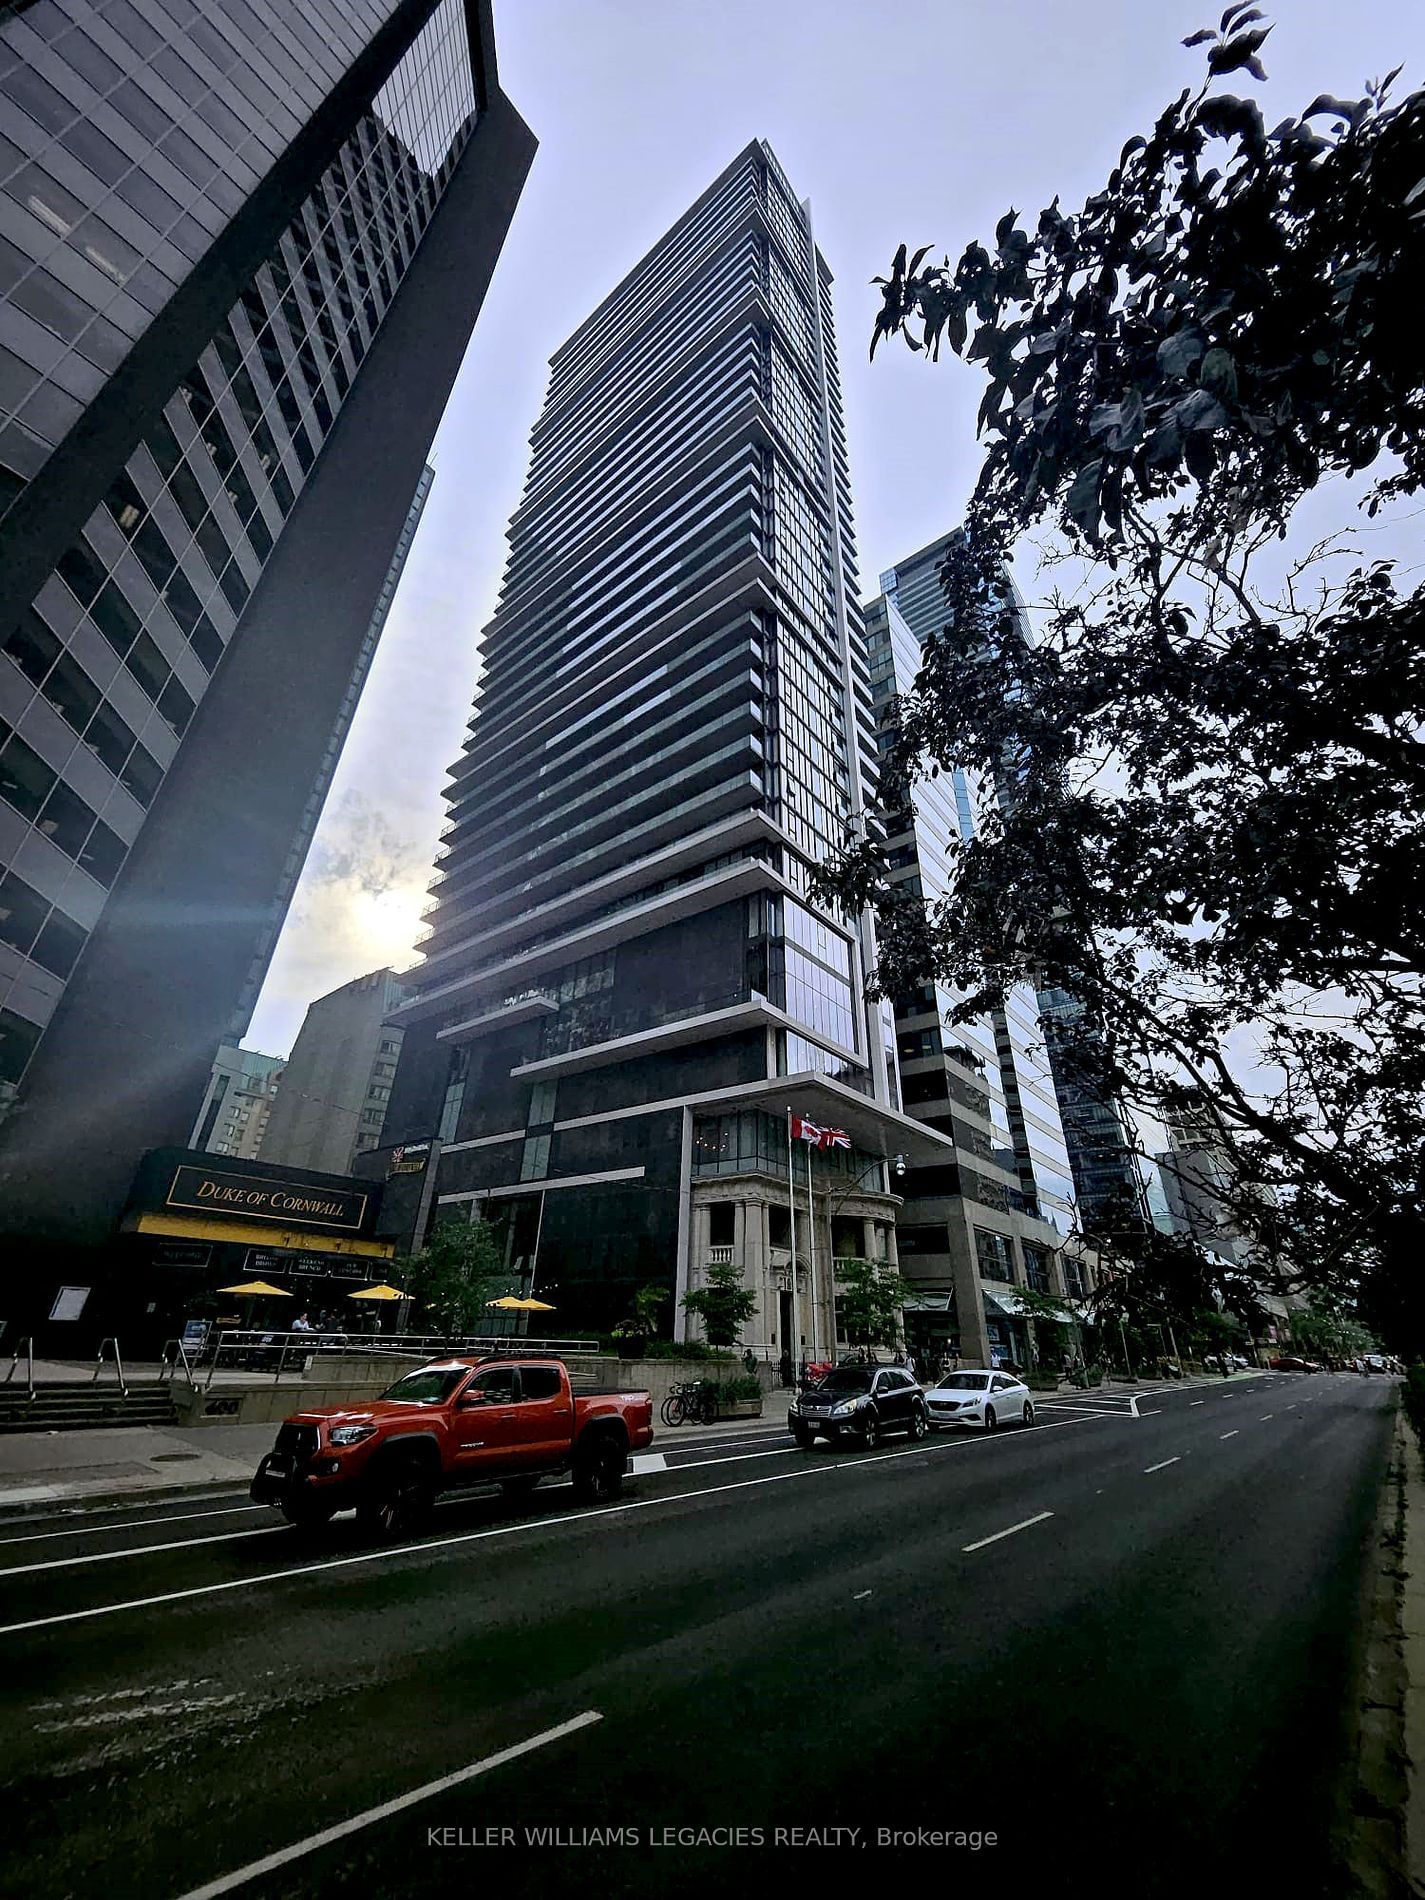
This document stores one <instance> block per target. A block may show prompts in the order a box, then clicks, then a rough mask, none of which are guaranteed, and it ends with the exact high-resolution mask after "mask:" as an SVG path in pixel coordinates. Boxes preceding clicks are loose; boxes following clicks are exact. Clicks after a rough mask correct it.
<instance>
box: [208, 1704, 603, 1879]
mask: <svg viewBox="0 0 1425 1900" xmlns="http://www.w3.org/2000/svg"><path fill="white" fill-rule="evenodd" d="M603 1719H604V1718H603V1716H602V1715H600V1713H599V1711H598V1710H597V1709H585V1710H584V1712H583V1714H582V1715H576V1716H575V1717H574V1718H573V1719H572V1720H571V1721H568V1722H561V1723H560V1724H559V1725H558V1727H557V1728H547V1729H544V1730H542V1731H541V1732H540V1733H539V1734H538V1735H531V1736H530V1737H529V1739H528V1741H524V1742H516V1743H515V1745H514V1747H513V1748H502V1749H500V1751H499V1752H498V1754H494V1755H486V1756H485V1758H484V1760H483V1761H474V1762H471V1763H470V1765H469V1766H468V1767H466V1768H457V1769H456V1771H455V1773H454V1774H453V1775H442V1776H441V1777H440V1779H439V1781H428V1782H426V1783H425V1785H424V1786H423V1787H420V1788H412V1789H411V1791H410V1793H409V1794H402V1795H397V1797H396V1799H395V1800H394V1801H383V1802H382V1803H381V1805H380V1806H379V1807H375V1808H367V1809H365V1810H364V1811H363V1812H362V1813H361V1814H354V1815H352V1817H351V1819H350V1820H349V1821H339V1822H338V1823H337V1825H336V1826H335V1827H324V1828H323V1829H322V1830H321V1832H320V1833H319V1834H309V1835H308V1836H307V1838H306V1840H304V1841H296V1842H294V1844H293V1845H292V1846H291V1847H283V1848H279V1849H278V1851H277V1852H276V1853H275V1854H265V1855H264V1856H263V1858H262V1859H261V1860H251V1861H249V1862H248V1864H247V1866H246V1867H239V1868H238V1869H237V1871H236V1873H231V1874H224V1875H223V1876H222V1878H221V1879H220V1880H210V1881H209V1882H208V1884H207V1885H206V1886H205V1887H192V1888H190V1889H189V1891H188V1892H187V1893H185V1894H183V1895H182V1896H181V1900H217V1896H218V1895H219V1894H220V1893H232V1892H233V1891H234V1890H235V1889H236V1888H238V1887H245V1886H246V1885H247V1884H248V1882H249V1881H250V1880H257V1879H259V1878H260V1877H261V1876H262V1875H263V1874H270V1873H273V1872H274V1871H275V1870H276V1869H277V1868H279V1867H287V1866H290V1865H291V1863H292V1862H293V1861H294V1860H302V1859H304V1858H305V1856H306V1855H308V1854H315V1853H316V1852H317V1850H318V1848H322V1847H329V1846H330V1845H331V1843H332V1842H333V1841H342V1840H345V1839H346V1838H347V1836H348V1835H350V1834H359V1833H360V1832H361V1830H362V1829H363V1828H367V1827H374V1826H375V1824H376V1823H377V1822H378V1821H388V1820H390V1818H391V1816H392V1815H393V1814H404V1813H405V1811H406V1809H407V1808H414V1807H416V1806H417V1805H418V1804H419V1803H420V1802H422V1801H429V1800H431V1799H433V1797H434V1796H436V1795H438V1794H446V1793H448V1792H449V1790H450V1789H452V1788H458V1787H460V1786H461V1785H462V1784H463V1783H464V1782H467V1781H474V1780H475V1779H476V1777H477V1776H479V1775H488V1774H490V1773H491V1772H492V1771H493V1770H494V1769H496V1768H503V1767H504V1765H505V1764H506V1762H511V1761H518V1760H519V1759H520V1757H521V1756H522V1755H532V1754H533V1753H534V1751H535V1750H536V1749H537V1748H548V1746H549V1744H550V1743H551V1742H560V1741H563V1739H564V1737H565V1736H566V1735H575V1734H577V1733H578V1732H579V1730H580V1729H585V1728H592V1727H593V1725H594V1723H595V1722H602V1721H603Z"/></svg>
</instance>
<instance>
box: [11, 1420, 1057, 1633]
mask: <svg viewBox="0 0 1425 1900" xmlns="http://www.w3.org/2000/svg"><path fill="white" fill-rule="evenodd" d="M1083 1422H1084V1421H1083V1420H1082V1419H1081V1418H1061V1419H1056V1420H1055V1421H1054V1422H1053V1423H1052V1424H1050V1425H1038V1426H1036V1427H1035V1431H1036V1433H1041V1432H1058V1431H1062V1430H1063V1429H1064V1428H1065V1426H1068V1425H1079V1424H1082V1423H1083ZM1018 1442H1020V1441H1019V1440H1018V1438H1017V1437H1016V1436H1014V1435H1011V1434H1008V1433H1007V1434H1004V1435H1001V1434H1000V1433H998V1432H996V1433H995V1434H994V1436H993V1437H990V1438H980V1437H974V1438H953V1439H949V1440H947V1441H946V1443H944V1444H943V1445H911V1446H908V1447H907V1448H906V1449H905V1450H904V1451H883V1452H878V1453H876V1454H875V1456H873V1457H869V1458H838V1459H837V1460H836V1461H835V1463H832V1462H831V1461H830V1460H828V1461H827V1462H826V1463H825V1464H822V1463H814V1464H808V1463H806V1462H805V1460H803V1461H802V1462H801V1463H800V1464H799V1465H798V1466H797V1469H796V1470H795V1471H774V1472H771V1473H769V1474H768V1476H766V1477H765V1478H739V1479H738V1480H737V1482H736V1483H735V1484H710V1485H706V1486H704V1488H703V1489H702V1490H700V1491H670V1492H668V1493H666V1495H664V1496H663V1497H658V1498H636V1499H634V1501H633V1502H632V1503H630V1504H608V1505H605V1506H603V1507H602V1509H599V1510H585V1511H568V1512H565V1513H563V1514H562V1515H560V1516H558V1517H537V1518H530V1519H528V1520H525V1521H522V1522H520V1523H516V1524H497V1525H495V1526H494V1527H493V1528H491V1529H489V1530H483V1531H460V1532H458V1533H457V1534H455V1535H453V1536H451V1537H433V1538H430V1539H429V1540H428V1541H427V1542H425V1543H423V1544H397V1545H395V1546H394V1547H393V1548H391V1549H389V1550H363V1551H358V1552H357V1553H356V1554H355V1555H354V1556H351V1557H329V1558H327V1559H326V1560H325V1561H324V1562H322V1563H316V1564H293V1565H291V1566H290V1567H289V1568H288V1569H286V1570H266V1571H261V1572H259V1573H258V1574H257V1575H256V1576H251V1577H229V1578H226V1579H225V1580H224V1581H223V1582H221V1583H200V1584H193V1585H190V1586H189V1587H188V1588H187V1589H186V1590H165V1591H163V1592H162V1593H161V1594H159V1595H158V1596H151V1597H130V1598H128V1599H126V1600H125V1601H123V1602H120V1603H99V1604H95V1605H94V1606H93V1607H92V1608H90V1609H87V1610H65V1611H63V1612H62V1613H61V1614H60V1615H58V1616H36V1617H29V1618H27V1619H26V1620H25V1621H24V1622H23V1623H5V1624H0V1636H20V1635H23V1634H24V1633H25V1632H26V1631H28V1630H37V1629H53V1628H55V1627H57V1626H58V1625H59V1624H61V1623H84V1622H87V1621H88V1620H89V1619H90V1618H91V1617H96V1616H114V1615H116V1614H117V1613H118V1612H119V1611H120V1610H151V1609H154V1608H156V1607H157V1606H158V1605H159V1604H162V1603H182V1602H187V1601H188V1599H189V1598H192V1597H210V1596H218V1595H220V1594H222V1593H224V1592H226V1591H229V1590H250V1589H252V1588H253V1587H254V1586H255V1585H256V1584H259V1583H286V1582H288V1581H289V1580H290V1579H292V1578H294V1577H310V1576H314V1575H317V1574H319V1573H321V1572H322V1571H327V1570H349V1569H350V1568H351V1567H352V1565H353V1564H370V1563H378V1562H381V1561H382V1560H385V1559H390V1558H393V1557H420V1556H423V1555H425V1554H426V1553H427V1552H430V1551H437V1550H450V1549H453V1548H454V1547H455V1546H456V1545H457V1544H476V1543H480V1542H483V1541H484V1540H485V1539H486V1538H490V1537H513V1536H517V1535H519V1534H520V1533H522V1532H523V1533H524V1534H526V1535H527V1534H528V1533H529V1532H531V1531H536V1530H546V1529H551V1528H553V1527H554V1526H557V1525H560V1524H596V1523H599V1522H601V1521H602V1520H603V1519H604V1518H608V1517H624V1516H627V1515H628V1514H629V1513H630V1512H632V1511H649V1510H653V1509H654V1508H656V1507H657V1506H659V1505H664V1504H683V1503H691V1502H695V1501H696V1500H697V1499H699V1498H716V1497H721V1496H723V1495H724V1494H726V1493H728V1492H731V1491H750V1490H753V1489H755V1488H756V1487H758V1486H759V1485H764V1484H786V1483H788V1482H789V1481H792V1480H795V1479H798V1478H819V1477H824V1476H825V1475H826V1474H827V1473H828V1472H836V1471H841V1472H846V1471H849V1472H853V1473H854V1472H858V1471H868V1470H870V1468H871V1467H872V1466H873V1465H884V1464H894V1463H895V1462H896V1460H897V1459H899V1458H926V1457H929V1456H933V1455H934V1454H935V1453H936V1452H946V1451H979V1450H987V1449H988V1448H989V1447H990V1446H991V1445H999V1446H1009V1445H1013V1444H1016V1443H1018Z"/></svg>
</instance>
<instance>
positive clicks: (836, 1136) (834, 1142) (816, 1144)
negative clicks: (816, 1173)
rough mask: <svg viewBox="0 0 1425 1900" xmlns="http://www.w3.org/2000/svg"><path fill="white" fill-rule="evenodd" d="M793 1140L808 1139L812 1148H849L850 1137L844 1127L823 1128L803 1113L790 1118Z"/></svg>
mask: <svg viewBox="0 0 1425 1900" xmlns="http://www.w3.org/2000/svg"><path fill="white" fill-rule="evenodd" d="M791 1130H792V1140H793V1141H809V1142H810V1143H811V1145H812V1147H813V1148H849V1147H850V1146H851V1137H850V1135H848V1134H847V1132H846V1130H845V1129H844V1128H823V1127H822V1126H821V1124H820V1123H819V1122H809V1121H808V1120H807V1119H806V1118H805V1116H803V1115H793V1116H792V1118H791Z"/></svg>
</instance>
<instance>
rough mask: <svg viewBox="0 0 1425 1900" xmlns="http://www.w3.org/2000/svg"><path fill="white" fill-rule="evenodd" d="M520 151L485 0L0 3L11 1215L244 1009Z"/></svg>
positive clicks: (100, 1197) (1, 569) (356, 672)
mask: <svg viewBox="0 0 1425 1900" xmlns="http://www.w3.org/2000/svg"><path fill="white" fill-rule="evenodd" d="M533 143H534V142H533V139H532V137H531V135H530V133H529V131H528V130H527V128H526V127H525V126H524V125H523V123H522V122H521V120H520V119H519V117H518V115H517V114H516V112H515V111H514V109H513V108H512V107H511V105H510V104H509V102H508V100H506V99H505V97H504V96H503V94H502V93H501V92H500V91H499V88H498V84H497V81H496V73H495V61H494V42H493V34H492V28H491V18H490V10H489V6H488V4H484V3H483V0H469V3H468V4H467V0H400V3H399V4H393V3H392V0H283V3H281V4H279V0H210V3H209V4H207V5H206V6H205V7H203V8H202V9H199V8H197V7H193V6H176V5H173V4H159V3H158V0H95V3H94V4H84V5H80V4H75V3H74V0H37V3H36V4H33V5H22V6H20V7H18V8H14V7H9V8H5V9H3V13H0V1094H3V1096H4V1097H5V1098H6V1099H7V1101H8V1113H7V1114H6V1116H5V1119H4V1124H3V1128H0V1234H4V1233H6V1232H9V1233H12V1234H13V1233H16V1232H23V1233H26V1234H29V1235H32V1236H38V1237H45V1238H50V1239H56V1240H62V1241H71V1242H88V1241H92V1240H96V1239H99V1238H102V1236H103V1235H104V1234H105V1233H106V1232H107V1231H108V1229H109V1227H110V1226H111V1225H112V1221H113V1218H114V1215H115V1213H116V1212H117V1210H118V1208H119V1206H120V1205H121V1204H122V1202H123V1199H124V1194H125V1190H126V1188H127V1185H128V1181H129V1178H130V1176H131V1175H132V1173H133V1169H134V1164H135V1162H136V1161H137V1159H138V1156H139V1155H140V1153H141V1152H142V1151H143V1150H144V1149H146V1148H149V1147H152V1146H156V1145H160V1144H163V1143H172V1142H178V1141H181V1140H182V1139H183V1138H184V1136H185V1135H186V1132H187V1129H188V1126H189V1124H190V1123H191V1120H192V1116H193V1112H194V1106H195V1104H196V1103H197V1102H198V1101H199V1100H200V1099H201V1096H202V1091H203V1086H204V1082H205V1078H206V1076H207V1072H208V1067H209V1064H210V1063H211V1061H212V1058H213V1054H214V1050H215V1048H216V1045H217V1043H218V1041H219V1040H220V1039H221V1038H223V1037H225V1036H226V1037H235V1036H236V1035H239V1034H241V1032H242V1029H243V1028H244V1027H245V1023H246V1018H247V1015H248V1013H249V1012H250V1010H251V1007H252V1003H253V1000H254V999H255V996H256V993H257V990H258V987H259V986H260V983H261V979H262V976H263V974H264V971H265V969H266V964H267V960H268V957H269V955H270V952H271V948H272V944H273V941H274V939H275V936H276V933H277V930H278V929H279V927H280V924H281V921H282V917H283V914H284V912H285V909H286V905H287V902H288V900H289V898H290V895H291V891H292V887H293V884H294V882H295V880H296V877H297V874H298V871H299V870H300V868H301V862H302V858H303V855H304V853H305V850H306V846H307V843H308V841H309V838H310V835H311V829H312V824H313V822H314V820H315V816H316V813H317V811H318V810H319V808H320V803H321V799H322V796H323V795H324V793H325V790H326V787H327V784H328V783H329V781H330V776H331V771H332V768H333V766H334V764H335V761H336V757H337V754H338V752H339V750H340V746H341V742H342V739H343V737H344V735H345V730H346V725H347V723H348V721H349V719H350V715H351V711H352V709H353V706H354V703H355V696H356V693H357V692H358V691H359V688H360V683H361V680H362V679H363V677H364V674H365V670H366V667H367V665H368V664H369V661H370V657H371V647H372V642H373V633H372V629H373V627H375V628H377V629H378V630H379V626H380V622H381V618H382V617H383V615H384V607H385V605H388V604H389V602H388V601H383V588H384V587H385V586H386V584H387V581H388V577H389V576H390V574H391V573H392V572H394V571H397V570H396V567H393V562H395V563H397V564H398V562H399V558H400V557H401V555H402V554H403V552H404V543H403V534H404V533H405V531H406V529H407V527H408V523H409V521H410V520H411V519H413V516H412V508H413V498H414V500H415V502H418V501H419V499H420V498H421V495H422V494H423V486H422V470H423V465H424V462H425V457H426V453H427V451H428V449H429V446H430V441H431V437H432V435H433V433H434V430H435V427H436V424H437V422H438V420H439V418H440V414H441V410H442V408H443V407H444V404H445V401H446V398H447V396H448V395H449V392H450V387H451V384H452V382H453V380H454V377H455V373H456V370H457V369H458V367H459V364H460V360H461V356H462V354H463V351H464V348H465V345H466V343H467V341H468V339H469V335H470V331H471V328H472V326H473V323H474V320H475V316H476V313H477V311H478V309H479V306H480V302H481V299H482V297H483V295H484V292H485V289H486V286H487V284H488V282H489V278H490V274H491V271H492V270H493V267H494V263H495V260H496V257H497V256H498V253H499V250H500V246H501V243H502V242H503V239H504V235H505V232H506V230H507V228H508V225H509V222H510V218H511V216H512V214H513V210H514V206H515V203H516V201H517V199H518V196H519V192H520V189H521V186H522V184H523V180H524V177H525V174H526V171H527V170H528V166H529V163H530V159H531V156H532V152H533ZM407 538H408V537H407Z"/></svg>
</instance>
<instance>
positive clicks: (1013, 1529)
mask: <svg viewBox="0 0 1425 1900" xmlns="http://www.w3.org/2000/svg"><path fill="white" fill-rule="evenodd" d="M1053 1515H1054V1513H1053V1512H1052V1511H1040V1512H1039V1514H1038V1515H1037V1516H1036V1517H1026V1518H1022V1519H1021V1520H1020V1522H1019V1523H1018V1524H1011V1525H1010V1526H1009V1528H1008V1529H1007V1530H1003V1531H996V1532H995V1534H994V1536H993V1537H982V1538H980V1540H979V1542H978V1543H975V1544H961V1546H960V1549H961V1550H962V1551H963V1552H964V1553H965V1555H966V1556H968V1555H969V1553H970V1552H971V1551H972V1550H983V1549H984V1548H985V1545H986V1544H997V1543H998V1542H999V1541H1000V1539H1001V1538H1002V1537H1014V1536H1017V1535H1018V1533H1019V1532H1020V1531H1027V1530H1028V1529H1029V1528H1030V1526H1031V1525H1033V1524H1042V1523H1043V1522H1044V1520H1045V1518H1046V1517H1052V1516H1053Z"/></svg>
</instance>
